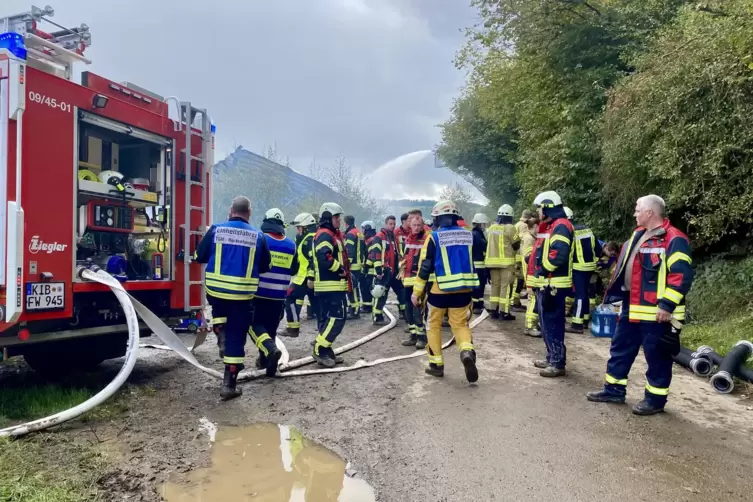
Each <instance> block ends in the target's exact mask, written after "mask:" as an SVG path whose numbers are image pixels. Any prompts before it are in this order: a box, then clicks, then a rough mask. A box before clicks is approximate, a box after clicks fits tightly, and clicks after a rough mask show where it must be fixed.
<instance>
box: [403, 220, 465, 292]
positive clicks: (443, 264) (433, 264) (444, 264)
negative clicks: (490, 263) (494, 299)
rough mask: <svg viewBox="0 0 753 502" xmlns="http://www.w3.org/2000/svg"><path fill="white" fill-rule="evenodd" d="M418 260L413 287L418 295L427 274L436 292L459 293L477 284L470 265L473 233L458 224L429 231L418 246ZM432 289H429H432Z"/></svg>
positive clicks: (422, 289)
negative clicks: (419, 261)
mask: <svg viewBox="0 0 753 502" xmlns="http://www.w3.org/2000/svg"><path fill="white" fill-rule="evenodd" d="M420 260H421V264H420V265H419V270H418V277H417V278H416V281H415V282H414V284H413V291H414V292H415V294H416V295H418V296H420V295H422V294H423V292H424V288H425V287H426V281H428V280H429V278H430V277H431V274H432V273H433V274H434V275H435V276H436V279H435V282H434V284H435V286H433V288H436V289H437V290H438V291H439V292H440V293H460V292H466V291H469V290H471V289H473V288H476V287H478V285H479V282H478V276H477V275H476V271H475V269H474V268H473V236H472V235H471V232H470V230H466V229H464V228H461V227H459V226H451V227H440V228H439V229H438V230H435V231H434V232H432V233H431V234H430V235H429V238H428V239H426V242H425V243H424V247H423V249H422V250H421V256H420ZM433 292H434V291H433V290H432V293H433Z"/></svg>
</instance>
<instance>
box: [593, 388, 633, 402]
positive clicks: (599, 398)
mask: <svg viewBox="0 0 753 502" xmlns="http://www.w3.org/2000/svg"><path fill="white" fill-rule="evenodd" d="M586 399H588V400H589V401H591V402H592V403H616V404H625V396H621V395H619V394H614V393H612V392H607V391H606V390H604V389H601V390H596V391H591V392H589V393H588V394H586Z"/></svg>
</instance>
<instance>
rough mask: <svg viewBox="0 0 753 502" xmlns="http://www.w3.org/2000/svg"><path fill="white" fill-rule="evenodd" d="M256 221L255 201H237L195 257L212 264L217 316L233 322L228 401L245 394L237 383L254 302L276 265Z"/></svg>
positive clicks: (228, 341) (224, 394)
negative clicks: (263, 276) (261, 282)
mask: <svg viewBox="0 0 753 502" xmlns="http://www.w3.org/2000/svg"><path fill="white" fill-rule="evenodd" d="M250 218H251V201H250V200H248V198H246V197H236V198H234V199H233V202H232V204H231V206H230V215H229V218H228V221H226V222H225V223H218V224H215V225H212V226H211V227H210V228H209V230H208V231H207V233H206V234H205V235H204V237H203V238H202V239H201V242H200V243H199V245H198V246H197V248H196V253H195V255H194V258H195V261H196V262H198V263H206V270H205V281H204V286H205V290H206V294H207V301H208V302H209V304H210V305H211V306H212V316H213V317H215V316H216V317H220V318H222V317H224V318H226V320H227V323H226V330H227V332H226V333H225V353H224V357H223V362H224V363H225V375H224V378H223V380H222V389H221V390H220V398H221V399H222V400H228V399H233V398H236V397H238V396H240V395H241V394H243V392H242V391H241V389H238V388H236V385H237V381H238V373H240V371H241V370H242V369H243V367H244V366H243V362H244V358H245V355H246V354H245V351H244V346H245V345H246V333H247V332H248V327H249V326H250V324H251V300H252V298H253V297H254V294H255V293H256V291H257V290H258V288H259V276H260V275H261V274H263V273H266V272H269V268H270V262H271V256H270V254H269V249H268V248H267V242H266V240H265V238H264V234H262V233H261V232H260V231H259V230H257V229H256V228H255V227H253V226H252V225H251V224H249V223H248V220H249V219H250Z"/></svg>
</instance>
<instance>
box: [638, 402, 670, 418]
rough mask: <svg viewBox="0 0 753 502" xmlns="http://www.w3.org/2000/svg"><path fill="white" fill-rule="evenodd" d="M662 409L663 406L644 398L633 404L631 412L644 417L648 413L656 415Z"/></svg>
mask: <svg viewBox="0 0 753 502" xmlns="http://www.w3.org/2000/svg"><path fill="white" fill-rule="evenodd" d="M663 411H664V406H659V405H656V404H652V403H650V402H648V401H646V400H645V399H644V400H642V401H641V402H639V403H638V404H636V405H635V406H633V414H635V415H640V416H643V417H646V416H648V415H656V414H657V413H661V412H663Z"/></svg>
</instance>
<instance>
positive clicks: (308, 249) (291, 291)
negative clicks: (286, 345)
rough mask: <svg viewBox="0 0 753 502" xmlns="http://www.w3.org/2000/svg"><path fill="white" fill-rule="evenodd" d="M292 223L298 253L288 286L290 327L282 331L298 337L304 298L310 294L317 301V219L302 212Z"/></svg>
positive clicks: (286, 334) (286, 304)
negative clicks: (315, 239) (315, 265)
mask: <svg viewBox="0 0 753 502" xmlns="http://www.w3.org/2000/svg"><path fill="white" fill-rule="evenodd" d="M291 225H294V226H295V227H296V231H297V232H298V236H297V237H296V253H295V256H294V258H293V265H292V268H291V274H292V275H293V281H292V283H291V284H290V286H289V287H288V292H287V297H286V298H285V315H286V317H287V323H288V327H287V329H286V331H284V332H282V333H280V335H283V336H290V337H297V336H298V334H299V333H300V331H301V309H302V308H303V299H304V298H306V297H307V296H308V299H309V303H315V296H314V234H315V233H316V220H315V219H314V217H313V216H312V215H311V214H310V213H301V214H299V215H298V216H296V217H295V219H294V220H293V221H292V222H291Z"/></svg>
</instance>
